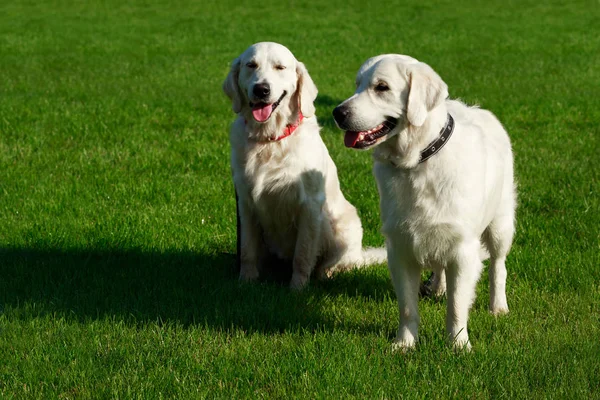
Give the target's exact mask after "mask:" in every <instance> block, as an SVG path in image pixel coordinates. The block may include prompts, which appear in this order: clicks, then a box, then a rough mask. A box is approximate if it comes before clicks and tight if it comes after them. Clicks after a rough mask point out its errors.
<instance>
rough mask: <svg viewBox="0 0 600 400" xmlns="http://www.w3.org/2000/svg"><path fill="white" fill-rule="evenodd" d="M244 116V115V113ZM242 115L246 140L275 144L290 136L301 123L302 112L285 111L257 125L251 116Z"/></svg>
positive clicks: (298, 110)
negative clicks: (246, 135)
mask: <svg viewBox="0 0 600 400" xmlns="http://www.w3.org/2000/svg"><path fill="white" fill-rule="evenodd" d="M244 114H246V113H244ZM248 114H249V115H242V117H243V118H244V121H245V122H246V133H247V134H248V138H249V139H251V140H254V141H257V142H275V141H278V140H281V139H284V138H285V137H288V136H290V135H291V134H292V133H293V132H294V131H295V130H296V129H297V128H298V126H299V125H300V124H301V123H302V120H303V119H304V116H303V115H302V111H300V109H299V108H298V109H297V110H294V111H292V110H290V109H285V111H284V110H282V111H281V112H278V113H277V114H275V115H273V116H271V118H269V120H268V121H266V122H264V123H259V122H256V121H255V120H254V118H253V117H252V114H251V113H250V112H248Z"/></svg>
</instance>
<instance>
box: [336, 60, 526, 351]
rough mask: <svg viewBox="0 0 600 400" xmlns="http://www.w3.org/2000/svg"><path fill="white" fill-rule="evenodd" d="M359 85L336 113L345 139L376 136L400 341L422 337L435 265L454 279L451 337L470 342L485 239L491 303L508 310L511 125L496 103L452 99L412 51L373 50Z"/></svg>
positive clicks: (366, 141) (358, 141) (363, 143)
mask: <svg viewBox="0 0 600 400" xmlns="http://www.w3.org/2000/svg"><path fill="white" fill-rule="evenodd" d="M356 85H357V89H356V92H355V93H354V95H353V96H352V97H350V98H349V99H347V100H346V101H344V102H343V103H342V104H341V105H339V106H338V107H337V108H336V109H335V110H334V113H333V114H334V117H335V120H336V122H337V124H338V126H339V127H340V128H341V129H343V130H345V131H346V134H345V144H346V146H348V147H351V148H359V149H367V148H371V147H374V146H377V147H376V148H375V152H374V155H373V156H374V160H375V166H374V174H375V178H376V180H377V185H378V189H379V195H380V198H381V202H380V206H381V218H382V221H383V228H382V231H383V233H384V235H385V236H386V239H387V241H386V244H387V251H388V267H389V270H390V273H391V277H392V282H393V285H394V289H395V291H396V295H397V297H398V307H399V310H400V326H399V328H398V336H397V338H396V341H395V343H394V347H395V348H401V349H408V348H411V347H413V346H415V343H416V342H417V337H418V325H419V312H418V308H417V297H418V291H419V282H420V274H421V269H422V268H424V267H425V266H428V267H431V268H432V269H433V270H434V271H436V276H437V280H436V282H434V284H436V285H437V286H438V287H436V288H435V289H434V291H435V292H438V293H442V292H443V291H444V290H445V287H444V286H445V285H447V287H448V290H447V294H448V309H447V316H446V328H447V333H448V338H449V340H450V341H451V342H452V343H453V344H454V346H455V347H459V348H463V347H466V348H470V347H471V344H470V342H469V336H468V333H467V320H468V314H469V309H470V307H471V304H472V303H473V300H474V298H475V286H476V283H477V280H478V279H479V276H480V273H481V270H482V263H481V254H480V253H481V246H482V243H483V244H484V245H485V247H487V249H488V250H489V253H490V257H491V261H490V269H489V279H490V304H489V308H490V311H491V312H492V313H494V314H504V313H507V312H508V305H507V302H506V293H505V285H506V267H505V264H504V262H505V259H506V255H507V253H508V251H509V249H510V246H511V242H512V238H513V234H514V230H515V226H514V223H515V196H516V194H515V187H514V181H513V156H512V151H511V145H510V141H509V138H508V135H507V133H506V131H505V130H504V128H503V127H502V125H501V124H500V122H498V120H497V119H496V117H495V116H494V115H493V114H492V113H491V112H489V111H485V110H481V109H479V108H477V107H467V106H466V105H464V104H463V103H461V102H459V101H453V100H446V97H447V96H448V87H447V86H446V84H445V83H444V81H442V79H441V78H440V77H439V76H438V74H436V73H435V72H434V71H433V70H432V69H431V68H430V67H429V66H428V65H426V64H424V63H422V62H419V61H417V60H415V59H414V58H411V57H408V56H401V55H391V54H388V55H382V56H378V57H374V58H371V59H369V60H367V61H366V62H365V63H364V64H363V65H362V66H361V68H360V70H359V71H358V76H357V79H356ZM444 272H445V275H444Z"/></svg>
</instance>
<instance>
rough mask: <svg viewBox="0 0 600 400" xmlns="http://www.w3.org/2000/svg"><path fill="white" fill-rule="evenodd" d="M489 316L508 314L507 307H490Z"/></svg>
mask: <svg viewBox="0 0 600 400" xmlns="http://www.w3.org/2000/svg"><path fill="white" fill-rule="evenodd" d="M490 314H492V315H495V316H500V315H506V314H508V306H490Z"/></svg>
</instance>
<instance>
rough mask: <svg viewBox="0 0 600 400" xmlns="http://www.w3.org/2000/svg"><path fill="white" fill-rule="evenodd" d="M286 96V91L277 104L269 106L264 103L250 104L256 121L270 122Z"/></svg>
mask: <svg viewBox="0 0 600 400" xmlns="http://www.w3.org/2000/svg"><path fill="white" fill-rule="evenodd" d="M286 94H287V92H286V91H285V90H284V91H283V94H282V95H281V97H280V98H279V99H278V100H277V101H276V102H275V103H272V104H267V103H263V102H259V103H252V102H250V107H251V108H252V116H253V117H254V119H255V120H256V121H258V122H265V121H266V120H268V119H269V117H271V114H273V111H275V109H276V108H277V106H278V105H279V103H281V100H283V98H284V97H285V95H286Z"/></svg>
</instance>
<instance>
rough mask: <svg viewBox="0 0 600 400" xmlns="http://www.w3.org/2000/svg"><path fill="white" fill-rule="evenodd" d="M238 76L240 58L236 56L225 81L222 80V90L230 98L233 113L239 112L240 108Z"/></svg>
mask: <svg viewBox="0 0 600 400" xmlns="http://www.w3.org/2000/svg"><path fill="white" fill-rule="evenodd" d="M239 76H240V58H239V57H238V58H236V59H235V60H233V62H232V63H231V69H230V70H229V74H228V75H227V78H225V82H223V91H224V92H225V94H226V95H227V96H228V97H229V98H230V99H231V103H232V104H231V108H232V109H233V112H234V113H236V114H237V113H239V112H240V111H241V110H242V93H241V91H240V86H239V85H238V77H239Z"/></svg>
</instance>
